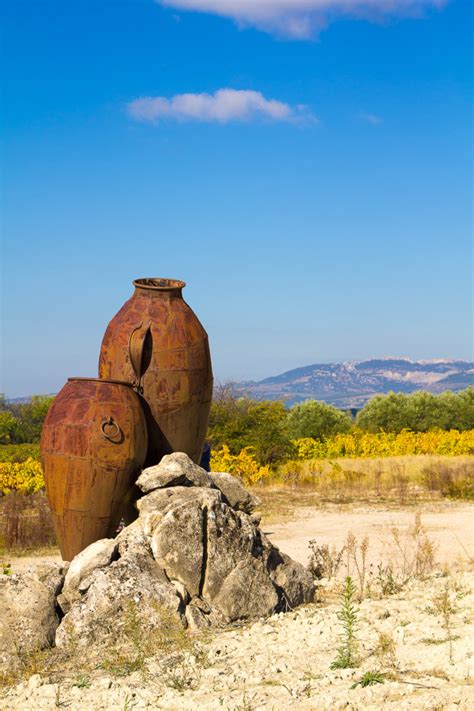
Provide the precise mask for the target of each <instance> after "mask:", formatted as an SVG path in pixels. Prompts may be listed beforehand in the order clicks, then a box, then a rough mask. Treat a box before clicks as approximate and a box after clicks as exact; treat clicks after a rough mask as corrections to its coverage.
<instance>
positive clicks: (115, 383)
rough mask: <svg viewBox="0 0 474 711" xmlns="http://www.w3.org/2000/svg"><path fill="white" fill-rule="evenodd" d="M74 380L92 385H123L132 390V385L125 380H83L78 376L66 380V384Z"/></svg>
mask: <svg viewBox="0 0 474 711" xmlns="http://www.w3.org/2000/svg"><path fill="white" fill-rule="evenodd" d="M74 380H82V381H84V382H92V383H112V384H113V385H125V386H126V387H127V388H133V384H132V383H128V382H127V381H126V380H112V379H111V378H83V377H81V376H79V375H76V376H73V377H71V378H68V379H67V381H68V383H69V382H70V381H74Z"/></svg>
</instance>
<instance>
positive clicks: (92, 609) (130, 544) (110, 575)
mask: <svg viewBox="0 0 474 711" xmlns="http://www.w3.org/2000/svg"><path fill="white" fill-rule="evenodd" d="M128 528H130V529H132V530H131V531H128V530H127V529H124V530H123V531H122V532H121V534H120V536H119V538H120V540H119V541H118V547H117V552H118V555H119V556H120V557H118V559H116V560H113V561H112V562H111V563H110V565H109V566H107V567H97V568H96V570H95V571H93V572H92V573H90V575H89V576H88V580H89V584H88V586H87V589H86V590H84V591H83V592H82V594H81V590H80V587H79V593H80V598H79V599H76V600H75V601H74V602H73V603H72V605H71V608H70V610H69V612H68V613H67V614H66V615H65V617H64V618H63V620H62V621H61V624H60V625H59V627H58V630H57V632H56V645H57V646H58V647H67V646H73V647H86V646H88V645H90V644H103V643H108V642H113V641H114V640H115V639H116V638H117V637H120V635H121V632H122V631H123V630H124V629H125V628H127V626H130V624H131V623H133V617H134V615H135V611H136V612H137V614H138V616H139V618H140V620H141V623H140V624H142V625H143V630H142V631H141V632H140V630H135V631H134V633H135V634H136V633H138V634H140V633H141V634H145V633H146V631H147V630H150V629H153V628H154V627H157V626H159V625H160V621H161V615H160V610H161V609H162V608H166V609H167V610H169V611H171V612H172V613H173V614H175V615H176V616H177V617H180V613H181V608H182V605H183V603H182V600H181V598H180V596H179V595H178V592H177V590H176V588H175V587H174V586H173V585H172V584H171V582H170V581H169V579H168V577H167V576H166V574H165V572H164V571H163V569H162V568H161V567H160V566H159V565H158V564H157V563H156V561H155V560H154V558H153V556H152V553H151V549H150V546H149V542H148V540H147V537H146V536H145V535H144V534H143V532H142V531H140V527H139V526H136V524H135V523H134V524H132V525H131V526H129V527H128ZM123 534H125V535H123ZM86 550H87V549H86Z"/></svg>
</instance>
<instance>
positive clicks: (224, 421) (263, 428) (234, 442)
mask: <svg viewBox="0 0 474 711" xmlns="http://www.w3.org/2000/svg"><path fill="white" fill-rule="evenodd" d="M208 439H209V441H210V443H211V446H212V447H214V448H217V447H221V446H222V445H223V444H227V445H228V447H229V449H230V451H231V452H232V454H238V453H239V452H240V451H241V450H242V449H243V448H244V447H253V448H254V449H255V454H256V457H257V459H258V461H259V463H260V464H272V463H274V462H276V461H279V460H282V459H285V458H287V457H288V456H291V453H292V450H293V447H292V445H291V442H290V439H289V436H288V431H287V413H286V410H285V406H284V404H283V403H282V402H279V401H272V400H264V401H259V400H253V399H252V398H249V397H240V396H239V395H238V394H236V393H235V392H234V391H233V388H232V387H231V386H223V387H220V388H218V389H217V390H216V392H215V393H214V400H213V402H212V406H211V414H210V418H209V430H208Z"/></svg>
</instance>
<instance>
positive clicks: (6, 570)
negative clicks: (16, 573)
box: [2, 561, 12, 575]
mask: <svg viewBox="0 0 474 711" xmlns="http://www.w3.org/2000/svg"><path fill="white" fill-rule="evenodd" d="M2 573H3V575H11V574H12V564H11V563H5V562H3V561H2Z"/></svg>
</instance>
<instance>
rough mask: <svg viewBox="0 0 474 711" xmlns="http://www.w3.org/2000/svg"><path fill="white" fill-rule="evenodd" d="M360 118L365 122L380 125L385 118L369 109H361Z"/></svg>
mask: <svg viewBox="0 0 474 711" xmlns="http://www.w3.org/2000/svg"><path fill="white" fill-rule="evenodd" d="M359 118H360V120H361V121H365V123H370V124H372V126H379V125H380V124H381V123H382V120H383V119H382V118H381V117H380V116H377V114H372V113H369V112H368V111H361V112H360V114H359Z"/></svg>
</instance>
